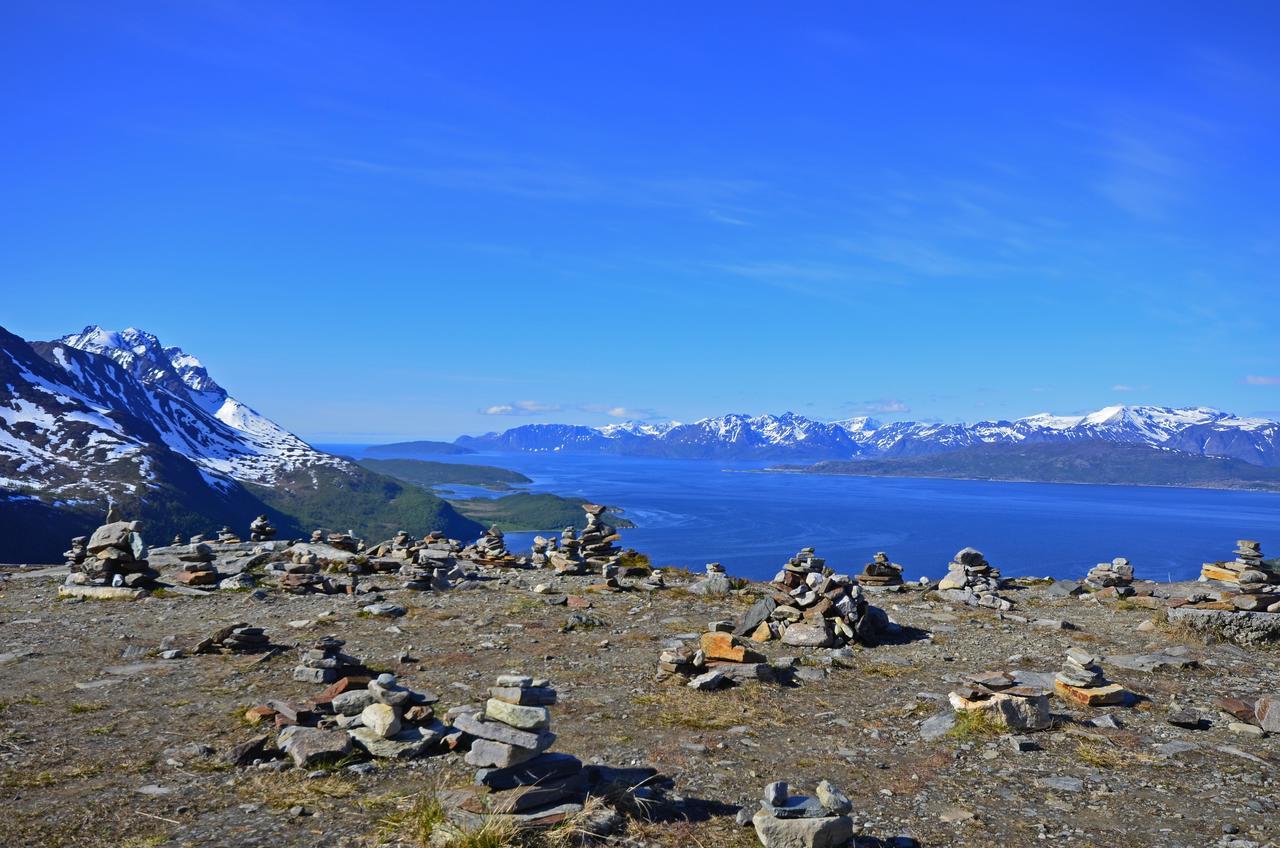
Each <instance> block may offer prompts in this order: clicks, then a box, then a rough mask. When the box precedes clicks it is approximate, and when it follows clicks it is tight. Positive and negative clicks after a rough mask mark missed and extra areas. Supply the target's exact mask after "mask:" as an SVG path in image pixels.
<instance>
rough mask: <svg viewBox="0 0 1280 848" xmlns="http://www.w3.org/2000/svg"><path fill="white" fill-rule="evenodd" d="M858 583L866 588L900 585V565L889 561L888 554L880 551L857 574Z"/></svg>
mask: <svg viewBox="0 0 1280 848" xmlns="http://www.w3.org/2000/svg"><path fill="white" fill-rule="evenodd" d="M858 585H859V586H866V587H868V588H878V587H883V586H901V585H902V566H900V565H898V564H897V563H896V562H890V561H889V555H888V554H886V553H885V552H884V551H880V552H879V553H877V554H876V555H875V558H874V559H872V560H871V562H869V563H867V564H866V565H865V566H863V568H862V573H861V574H859V575H858Z"/></svg>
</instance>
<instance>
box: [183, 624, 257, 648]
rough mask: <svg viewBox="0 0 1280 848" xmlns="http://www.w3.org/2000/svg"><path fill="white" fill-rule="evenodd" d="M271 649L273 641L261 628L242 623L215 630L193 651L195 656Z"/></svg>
mask: <svg viewBox="0 0 1280 848" xmlns="http://www.w3.org/2000/svg"><path fill="white" fill-rule="evenodd" d="M270 647H271V640H270V639H269V638H267V633H266V631H265V630H263V629H262V628H261V627H250V626H249V624H248V622H244V621H240V622H237V623H235V624H228V625H227V626H226V627H220V628H218V629H217V630H215V631H214V632H213V633H212V634H211V635H210V636H209V637H208V638H206V639H201V640H200V642H198V643H197V644H196V646H195V648H193V649H192V651H191V652H192V653H193V654H234V653H257V652H259V651H265V650H267V649H268V648H270Z"/></svg>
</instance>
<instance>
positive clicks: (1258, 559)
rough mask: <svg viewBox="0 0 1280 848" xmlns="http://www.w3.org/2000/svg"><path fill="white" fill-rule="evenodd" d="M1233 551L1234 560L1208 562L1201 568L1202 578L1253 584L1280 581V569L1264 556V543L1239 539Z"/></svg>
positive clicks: (1238, 583)
mask: <svg viewBox="0 0 1280 848" xmlns="http://www.w3.org/2000/svg"><path fill="white" fill-rule="evenodd" d="M1233 553H1235V555H1236V558H1235V559H1234V560H1228V561H1226V562H1206V563H1205V564H1204V565H1203V566H1201V568H1200V579H1201V580H1217V581H1219V582H1222V583H1231V584H1234V585H1251V586H1260V585H1267V584H1277V583H1280V570H1276V569H1275V568H1274V567H1273V566H1272V565H1271V564H1270V563H1268V562H1267V561H1266V560H1265V559H1264V558H1263V556H1262V545H1260V544H1259V543H1258V542H1255V541H1254V540H1253V539H1239V540H1237V541H1236V549H1235V551H1234V552H1233Z"/></svg>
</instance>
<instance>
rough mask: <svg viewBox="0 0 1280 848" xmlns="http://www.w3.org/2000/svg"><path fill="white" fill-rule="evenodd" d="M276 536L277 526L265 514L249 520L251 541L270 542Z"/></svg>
mask: <svg viewBox="0 0 1280 848" xmlns="http://www.w3.org/2000/svg"><path fill="white" fill-rule="evenodd" d="M275 537H276V528H275V527H273V526H271V522H270V521H269V520H268V519H267V517H266V516H265V515H259V516H258V517H257V518H255V519H253V521H250V522H249V541H251V542H270V541H271V540H272V539H274V538H275Z"/></svg>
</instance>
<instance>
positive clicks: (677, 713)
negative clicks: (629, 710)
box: [633, 686, 787, 730]
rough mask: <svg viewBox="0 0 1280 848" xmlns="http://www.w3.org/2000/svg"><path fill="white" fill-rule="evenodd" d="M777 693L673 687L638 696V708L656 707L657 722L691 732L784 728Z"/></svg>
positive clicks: (652, 712) (783, 713) (784, 715)
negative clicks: (737, 728) (697, 689)
mask: <svg viewBox="0 0 1280 848" xmlns="http://www.w3.org/2000/svg"><path fill="white" fill-rule="evenodd" d="M775 696H776V693H774V692H771V691H768V690H762V689H748V688H747V687H743V686H739V687H736V688H734V689H728V690H725V691H721V692H714V693H708V692H695V691H694V690H692V689H689V688H688V687H685V686H673V687H671V688H668V689H663V690H661V691H658V692H654V693H651V694H646V695H637V696H636V697H635V698H634V699H633V700H634V702H635V703H636V704H637V705H640V706H645V707H651V708H653V709H652V710H651V712H650V714H651V716H652V717H653V719H654V721H656V722H657V723H658V724H659V725H662V726H664V727H684V728H687V729H689V730H726V729H728V728H730V727H736V726H738V725H741V724H749V725H754V726H756V727H770V726H777V727H780V726H783V725H784V724H786V722H787V712H786V709H785V708H784V707H783V706H782V705H780V704H778V703H775V702H774V701H775Z"/></svg>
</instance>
